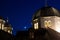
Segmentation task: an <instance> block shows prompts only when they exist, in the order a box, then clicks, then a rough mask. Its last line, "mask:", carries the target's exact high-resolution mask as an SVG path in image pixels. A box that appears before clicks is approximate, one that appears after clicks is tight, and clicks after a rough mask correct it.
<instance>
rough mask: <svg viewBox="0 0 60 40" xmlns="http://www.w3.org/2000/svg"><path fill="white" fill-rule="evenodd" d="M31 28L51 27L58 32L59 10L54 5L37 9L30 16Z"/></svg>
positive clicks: (59, 28) (59, 29)
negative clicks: (31, 16)
mask: <svg viewBox="0 0 60 40" xmlns="http://www.w3.org/2000/svg"><path fill="white" fill-rule="evenodd" d="M32 23H33V28H34V29H35V30H38V29H40V28H46V29H47V28H51V29H53V30H55V31H57V32H60V12H59V11H58V10H57V9H55V8H54V7H50V6H48V7H43V8H41V9H38V10H37V11H36V13H35V14H34V15H33V18H32Z"/></svg>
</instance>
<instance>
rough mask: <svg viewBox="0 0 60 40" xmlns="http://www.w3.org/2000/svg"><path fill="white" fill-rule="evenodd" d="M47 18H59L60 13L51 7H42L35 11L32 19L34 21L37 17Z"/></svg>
mask: <svg viewBox="0 0 60 40" xmlns="http://www.w3.org/2000/svg"><path fill="white" fill-rule="evenodd" d="M47 16H59V17H60V12H59V11H58V10H57V9H55V8H53V7H43V8H41V9H38V10H37V11H36V13H35V14H34V15H33V18H32V19H33V20H34V19H36V18H38V17H47Z"/></svg>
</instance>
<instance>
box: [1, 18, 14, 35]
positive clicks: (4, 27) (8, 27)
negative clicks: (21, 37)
mask: <svg viewBox="0 0 60 40" xmlns="http://www.w3.org/2000/svg"><path fill="white" fill-rule="evenodd" d="M0 30H3V31H5V32H8V33H10V34H12V30H13V29H12V27H11V25H10V24H9V23H8V22H7V21H6V20H4V19H3V18H2V17H0Z"/></svg>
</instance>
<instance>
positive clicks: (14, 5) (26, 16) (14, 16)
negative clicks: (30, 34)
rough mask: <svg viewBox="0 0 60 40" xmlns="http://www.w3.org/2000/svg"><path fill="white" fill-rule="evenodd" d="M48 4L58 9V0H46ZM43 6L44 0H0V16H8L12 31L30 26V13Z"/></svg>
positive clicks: (59, 2)
mask: <svg viewBox="0 0 60 40" xmlns="http://www.w3.org/2000/svg"><path fill="white" fill-rule="evenodd" d="M48 5H49V6H53V7H55V8H57V9H59V10H60V0H48ZM44 6H45V0H0V16H3V17H5V18H6V17H8V19H9V23H11V24H12V27H13V33H15V32H16V31H19V30H25V29H24V27H27V29H28V28H30V27H31V20H32V15H33V14H34V13H35V11H36V10H37V9H39V8H41V7H44Z"/></svg>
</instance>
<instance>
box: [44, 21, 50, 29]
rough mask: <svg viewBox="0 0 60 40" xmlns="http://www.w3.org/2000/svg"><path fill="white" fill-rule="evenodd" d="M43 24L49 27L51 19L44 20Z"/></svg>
mask: <svg viewBox="0 0 60 40" xmlns="http://www.w3.org/2000/svg"><path fill="white" fill-rule="evenodd" d="M44 26H45V27H46V28H47V27H51V20H48V21H44Z"/></svg>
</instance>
